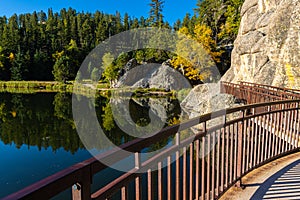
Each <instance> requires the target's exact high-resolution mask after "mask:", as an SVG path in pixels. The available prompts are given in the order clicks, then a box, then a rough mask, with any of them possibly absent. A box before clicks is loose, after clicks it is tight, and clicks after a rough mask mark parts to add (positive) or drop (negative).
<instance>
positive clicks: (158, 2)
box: [149, 0, 164, 27]
mask: <svg viewBox="0 0 300 200" xmlns="http://www.w3.org/2000/svg"><path fill="white" fill-rule="evenodd" d="M163 4H164V0H151V2H150V3H149V6H150V12H149V25H150V26H155V27H162V25H163V23H162V22H163V15H162V11H163Z"/></svg>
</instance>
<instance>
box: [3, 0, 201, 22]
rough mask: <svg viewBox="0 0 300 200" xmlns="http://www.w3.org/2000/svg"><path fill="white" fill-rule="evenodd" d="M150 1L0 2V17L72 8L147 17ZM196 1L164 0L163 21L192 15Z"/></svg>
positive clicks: (29, 0)
mask: <svg viewBox="0 0 300 200" xmlns="http://www.w3.org/2000/svg"><path fill="white" fill-rule="evenodd" d="M149 2H150V0H0V16H3V15H6V16H7V17H10V16H11V15H13V14H14V13H17V14H21V13H31V12H33V11H41V10H43V11H44V12H46V13H47V10H48V8H52V9H53V11H59V10H60V9H61V8H69V7H72V8H74V9H76V10H77V11H79V12H81V11H89V12H94V11H96V10H99V11H103V12H104V13H110V14H114V13H115V12H116V11H120V13H121V14H122V16H123V15H124V13H125V12H127V13H128V14H129V16H135V17H140V16H145V17H147V16H148V12H149V6H148V4H149ZM196 3H197V0H165V4H164V10H163V14H164V16H165V20H166V21H168V22H169V23H170V24H171V25H173V23H174V22H175V21H176V20H177V19H183V17H184V16H185V14H186V13H191V14H194V10H193V9H194V8H196Z"/></svg>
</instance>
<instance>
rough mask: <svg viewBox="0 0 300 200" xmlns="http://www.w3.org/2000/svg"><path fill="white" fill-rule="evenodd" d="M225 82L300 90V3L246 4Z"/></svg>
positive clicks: (258, 0) (264, 0)
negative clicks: (252, 83) (240, 82)
mask: <svg viewBox="0 0 300 200" xmlns="http://www.w3.org/2000/svg"><path fill="white" fill-rule="evenodd" d="M241 16H242V19H241V25H240V29H239V33H238V36H237V39H236V41H235V42H234V49H233V52H232V59H231V68H230V69H229V70H228V71H227V72H226V74H225V75H224V76H223V77H222V80H223V81H229V82H238V81H248V82H254V83H261V84H268V85H274V86H281V87H289V88H300V26H299V24H300V0H245V2H244V4H243V6H242V9H241Z"/></svg>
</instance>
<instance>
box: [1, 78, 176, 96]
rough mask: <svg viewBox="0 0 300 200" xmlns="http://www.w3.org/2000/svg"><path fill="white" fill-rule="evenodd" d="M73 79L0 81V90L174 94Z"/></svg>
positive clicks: (101, 93)
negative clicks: (62, 80)
mask: <svg viewBox="0 0 300 200" xmlns="http://www.w3.org/2000/svg"><path fill="white" fill-rule="evenodd" d="M74 83H75V82H74V81H68V82H67V83H61V82H57V81H0V92H8V93H23V94H33V93H43V92H44V93H51V92H54V93H57V92H67V93H78V94H82V95H87V96H90V95H93V94H95V90H96V94H100V95H104V96H110V95H111V92H116V93H118V95H120V97H121V96H123V95H125V96H128V95H127V94H132V95H134V96H136V97H145V96H154V97H166V96H170V97H172V96H174V95H175V92H174V91H166V90H165V89H159V88H158V89H155V88H130V87H124V88H109V87H108V84H107V83H98V84H97V85H96V84H95V83H92V82H91V81H84V82H83V83H80V84H74Z"/></svg>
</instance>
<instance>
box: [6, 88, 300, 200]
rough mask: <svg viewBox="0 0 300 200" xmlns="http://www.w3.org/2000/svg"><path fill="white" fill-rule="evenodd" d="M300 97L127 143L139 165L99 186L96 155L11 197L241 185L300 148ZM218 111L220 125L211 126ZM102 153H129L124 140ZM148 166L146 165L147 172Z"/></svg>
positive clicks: (138, 195) (197, 192) (106, 195)
mask: <svg viewBox="0 0 300 200" xmlns="http://www.w3.org/2000/svg"><path fill="white" fill-rule="evenodd" d="M224 88H225V90H226V92H229V93H232V94H233V93H234V94H235V95H236V96H238V95H241V96H240V97H244V98H245V97H247V95H248V94H247V93H244V94H240V91H241V87H240V86H237V85H230V84H227V85H226V84H225V86H224ZM232 88H234V89H232ZM246 88H247V87H246ZM227 89H228V90H227ZM230 89H232V90H231V91H229V90H230ZM239 90H240V91H239ZM236 91H239V92H236ZM245 91H246V90H245ZM263 94H264V95H265V93H263ZM243 95H244V96H243ZM268 95H270V94H266V96H268ZM299 104H300V100H295V99H292V100H284V101H277V102H264V103H257V104H252V105H246V106H241V107H236V108H230V109H227V110H220V111H217V112H215V113H209V114H206V115H202V116H199V117H196V118H193V119H191V120H189V121H187V122H184V123H182V124H179V125H174V126H171V127H167V128H165V129H163V130H162V131H160V132H158V133H157V134H155V135H153V136H152V137H150V138H144V139H143V138H141V139H136V140H133V141H131V142H129V143H126V144H124V145H121V146H120V147H121V148H122V149H125V150H127V151H131V152H134V153H135V159H133V161H132V162H133V164H134V167H133V168H132V169H131V170H129V171H128V172H126V173H124V174H122V175H120V176H119V177H117V178H115V179H114V180H112V181H111V182H109V183H108V184H107V185H105V186H104V187H102V188H98V190H96V191H95V192H92V191H91V184H92V180H93V176H94V175H95V174H96V173H98V172H101V171H103V170H105V169H107V168H108V167H107V166H105V165H104V164H102V163H100V162H99V161H98V160H97V159H96V158H91V159H89V160H87V161H84V162H82V163H79V164H76V165H74V166H72V167H70V168H68V169H65V170H63V171H61V172H59V173H57V174H54V175H52V176H50V177H48V178H46V179H44V180H41V181H39V182H37V183H35V184H33V185H31V186H29V187H27V188H25V189H23V190H21V191H19V192H17V193H14V194H12V195H10V196H7V197H5V198H4V199H5V200H8V199H41V198H42V199H48V198H51V197H53V196H55V195H56V194H58V193H60V192H63V191H64V190H66V189H68V188H70V187H72V196H73V199H83V200H86V199H111V198H115V199H128V198H129V196H130V197H132V196H134V198H135V199H149V200H150V199H177V200H179V199H203V200H204V199H216V198H218V197H220V196H221V195H222V194H223V193H224V192H225V191H226V190H227V189H228V188H230V187H231V186H233V185H235V184H236V185H237V186H239V185H241V181H242V177H243V176H245V175H246V174H247V173H248V172H250V171H251V170H253V169H255V168H257V167H258V166H261V165H263V164H265V163H267V162H269V161H271V160H274V159H276V158H278V157H280V156H284V155H287V154H289V153H292V152H295V151H298V150H299V145H300V142H299V127H300V120H299V114H300V112H299ZM233 115H235V116H236V115H238V117H232V116H233ZM217 119H218V120H219V121H220V123H219V125H217V126H213V127H208V124H209V123H210V121H211V120H217ZM197 125H201V127H202V131H198V132H195V133H194V134H193V135H190V136H188V137H187V136H186V134H185V131H186V130H188V129H190V128H191V127H194V126H197ZM179 128H180V129H179ZM198 130H199V129H198ZM170 136H172V137H174V138H176V139H175V142H174V143H172V144H170V145H168V147H167V148H165V149H164V150H163V151H162V152H160V153H159V154H156V155H153V156H152V157H150V158H149V159H147V160H145V161H142V159H141V157H140V154H139V152H141V151H142V150H143V149H145V148H147V147H149V146H151V145H153V144H155V143H157V142H159V141H162V140H165V139H167V138H169V137H170ZM181 155H182V156H181ZM99 158H101V160H103V159H109V160H110V161H111V163H114V162H118V161H119V160H121V159H125V158H120V150H119V149H117V148H116V149H112V150H110V151H109V152H106V153H105V154H101V155H99ZM112 159H115V160H113V161H112ZM172 160H175V162H174V163H171V161H172ZM163 163H167V166H166V168H162V166H163ZM154 168H156V169H158V170H157V171H156V170H154ZM142 171H143V172H145V171H146V173H139V172H142ZM131 186H133V187H131Z"/></svg>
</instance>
